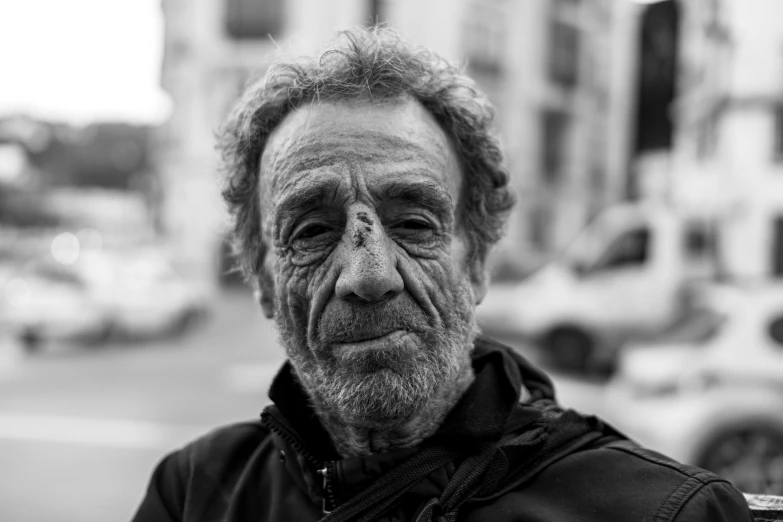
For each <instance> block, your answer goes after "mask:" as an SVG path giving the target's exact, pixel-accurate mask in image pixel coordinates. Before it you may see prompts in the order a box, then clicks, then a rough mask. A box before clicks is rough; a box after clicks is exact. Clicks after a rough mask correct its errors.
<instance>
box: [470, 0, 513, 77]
mask: <svg viewBox="0 0 783 522" xmlns="http://www.w3.org/2000/svg"><path fill="white" fill-rule="evenodd" d="M504 24H505V20H504V19H503V16H502V14H501V12H500V11H499V10H497V9H495V8H493V7H489V6H484V5H478V4H472V5H471V6H470V7H469V8H468V10H467V16H466V18H465V22H464V24H463V28H464V29H463V34H464V38H463V40H462V41H463V44H462V45H463V52H464V53H465V56H466V57H467V58H468V64H469V66H470V70H471V72H474V73H479V74H484V75H490V76H497V75H499V74H500V73H501V72H502V70H503V59H504V52H503V49H504V47H505V38H506V34H505V25H504Z"/></svg>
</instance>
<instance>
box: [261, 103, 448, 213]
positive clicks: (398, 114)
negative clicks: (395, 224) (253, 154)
mask: <svg viewBox="0 0 783 522" xmlns="http://www.w3.org/2000/svg"><path fill="white" fill-rule="evenodd" d="M260 164H261V179H260V191H261V194H260V196H261V199H262V203H263V206H265V207H267V208H269V207H268V205H269V206H272V207H273V206H274V205H275V202H276V201H275V200H276V198H277V196H279V195H281V194H283V193H285V192H292V191H298V190H301V189H302V188H304V186H311V185H312V184H313V183H320V182H326V181H329V184H331V185H334V184H335V183H338V184H340V183H342V184H348V185H350V184H354V185H355V184H357V183H358V184H359V185H362V184H363V185H365V186H367V187H368V189H369V190H372V188H373V186H375V185H378V184H383V183H384V182H388V181H389V180H391V179H394V180H395V181H396V182H397V183H403V184H404V183H406V182H407V181H414V180H416V181H419V182H420V181H422V180H425V181H426V182H427V183H428V184H430V185H439V186H441V187H442V189H443V191H445V193H447V194H448V195H449V196H450V197H451V198H452V200H453V201H454V202H455V204H456V202H457V201H458V199H459V193H460V190H461V185H462V173H461V169H460V166H459V160H458V157H457V155H456V153H455V150H454V147H453V145H452V143H451V140H450V139H449V138H448V136H447V135H446V133H445V132H444V131H443V130H442V129H441V127H440V125H439V124H438V123H437V122H436V121H435V119H434V118H433V117H432V115H431V114H430V113H429V112H428V111H427V110H426V109H425V108H424V107H423V106H422V105H421V104H420V103H418V102H417V101H414V100H411V99H404V100H393V101H384V102H381V103H378V102H363V101H345V102H337V103H331V102H329V103H319V104H313V105H309V106H306V107H303V108H300V109H297V110H296V111H294V112H292V113H291V114H289V115H288V116H287V117H286V118H285V119H284V120H283V121H282V122H281V124H280V125H278V127H277V128H276V129H275V130H274V131H273V132H272V134H271V135H270V136H269V139H268V140H267V144H266V147H265V149H264V152H263V153H262V156H261V162H260Z"/></svg>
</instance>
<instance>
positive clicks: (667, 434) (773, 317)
mask: <svg viewBox="0 0 783 522" xmlns="http://www.w3.org/2000/svg"><path fill="white" fill-rule="evenodd" d="M699 306H700V307H699ZM699 306H697V307H695V308H694V310H693V312H692V313H691V314H690V315H688V316H687V317H685V318H683V320H682V321H680V322H679V323H678V324H677V325H675V326H674V327H673V328H672V329H670V331H669V332H667V333H666V334H664V335H663V336H662V337H661V338H660V339H659V340H658V341H657V342H649V343H646V344H639V343H637V344H635V345H629V346H628V347H627V349H626V350H624V351H623V353H622V354H621V356H620V359H619V366H618V371H617V373H616V375H615V376H614V378H613V379H612V381H610V383H609V385H608V387H607V392H606V397H607V404H606V406H607V411H606V412H605V415H606V416H607V418H608V419H609V421H610V422H613V424H615V425H616V426H617V427H618V428H619V429H620V430H621V431H624V432H625V433H626V434H627V435H629V436H631V437H632V438H635V439H637V440H638V441H639V442H640V443H642V444H645V445H648V446H650V447H651V448H653V449H656V450H658V451H660V452H662V453H664V454H667V455H670V456H671V457H674V458H676V459H679V460H682V461H685V462H689V463H692V464H695V465H697V466H700V467H703V468H706V469H709V470H711V471H713V472H715V473H718V474H720V475H722V476H724V477H726V478H728V479H729V480H731V481H732V482H733V483H734V484H735V485H736V486H737V487H738V488H739V489H741V490H742V491H745V492H747V493H767V494H776V495H783V286H781V285H779V284H778V285H775V286H769V285H768V287H767V288H763V287H757V288H742V289H737V288H727V287H723V288H714V289H711V290H710V291H707V292H705V293H704V295H703V297H702V300H701V301H700V303H699Z"/></svg>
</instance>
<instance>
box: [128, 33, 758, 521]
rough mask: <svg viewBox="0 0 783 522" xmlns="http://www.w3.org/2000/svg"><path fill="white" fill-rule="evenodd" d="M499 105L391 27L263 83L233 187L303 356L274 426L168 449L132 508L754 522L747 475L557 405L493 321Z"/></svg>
mask: <svg viewBox="0 0 783 522" xmlns="http://www.w3.org/2000/svg"><path fill="white" fill-rule="evenodd" d="M491 114H492V113H491V109H490V106H489V104H488V102H487V100H486V99H485V98H484V97H483V95H482V94H480V93H479V92H478V91H477V89H476V87H475V85H474V84H473V83H472V82H471V81H470V80H468V79H467V78H466V77H465V76H463V75H462V74H461V73H460V72H459V71H458V70H456V69H455V68H453V67H452V66H450V65H449V64H447V63H446V62H444V61H443V60H441V59H439V58H438V57H436V56H435V55H434V54H432V53H430V52H428V51H426V50H422V49H415V48H412V47H410V46H408V45H407V44H405V43H404V42H402V41H400V39H399V38H397V37H396V36H395V35H394V33H392V32H391V31H389V30H387V29H356V30H352V31H348V32H345V33H343V34H341V35H340V36H339V37H338V38H337V40H336V41H335V42H334V43H333V46H332V47H331V48H329V49H328V50H326V52H324V53H323V54H322V55H320V57H318V58H317V59H312V60H310V59H300V60H296V61H291V62H282V63H278V64H277V65H274V66H272V67H271V68H270V69H269V71H268V72H267V74H266V77H265V78H264V79H263V80H262V81H260V82H258V83H255V84H252V85H250V87H249V88H248V90H247V92H246V93H245V94H244V96H243V97H242V99H241V100H240V101H239V103H238V104H237V107H236V109H235V110H234V112H233V113H232V115H231V117H230V119H229V122H228V124H227V126H226V129H225V132H224V134H223V138H222V142H221V147H222V151H223V157H224V163H225V172H226V174H227V185H226V188H225V190H224V197H225V199H226V201H227V203H228V206H229V209H230V210H231V214H232V217H233V227H234V229H233V230H234V234H235V239H236V245H237V254H238V259H239V262H240V266H241V269H242V271H243V272H244V274H245V276H246V277H247V279H248V280H249V282H250V283H251V284H252V285H253V287H254V288H255V289H256V295H257V297H258V301H259V303H260V305H261V308H262V309H263V311H264V314H265V315H266V316H267V317H268V318H271V319H273V320H274V321H275V323H276V325H277V328H278V330H279V333H280V343H281V344H282V345H283V347H284V348H285V350H286V354H287V356H288V362H287V363H286V364H285V365H284V366H283V368H282V369H281V370H280V372H279V374H278V375H277V377H276V378H275V380H274V382H273V383H272V386H271V389H270V392H269V396H270V398H271V399H272V401H273V402H274V406H269V407H268V408H266V410H265V411H264V412H263V413H262V414H261V419H260V420H259V421H254V422H246V423H241V424H235V425H232V426H228V427H225V428H221V429H219V430H217V431H214V432H212V433H210V434H208V435H206V436H205V437H203V438H201V439H199V440H197V441H195V442H193V443H191V444H190V445H188V446H186V447H185V448H183V449H180V450H179V451H176V452H174V453H172V454H170V455H169V456H167V457H166V458H165V459H164V460H163V461H162V462H161V463H160V464H159V466H158V467H157V469H156V470H155V472H154V475H153V478H152V480H151V483H150V486H149V490H148V492H147V496H146V498H145V499H144V501H143V503H142V504H141V506H140V508H139V510H138V512H137V514H136V518H135V520H136V521H139V522H142V521H143V522H164V521H165V522H169V521H190V522H206V521H218V520H220V521H231V522H239V521H253V522H260V521H266V520H268V521H280V520H294V521H308V520H325V521H337V520H400V521H402V520H418V521H428V520H466V521H481V520H492V521H497V522H500V521H502V520H509V521H510V520H538V521H556V522H568V521H577V520H578V521H591V520H594V521H602V522H605V521H612V520H623V521H625V520H628V521H630V520H635V521H637V520H638V521H641V520H650V521H652V520H656V521H665V520H677V521H697V520H699V521H700V520H703V521H708V520H709V521H713V522H714V521H721V520H725V521H733V522H737V521H742V520H751V515H750V512H749V511H748V507H747V504H746V503H745V501H744V500H743V497H742V496H741V494H740V493H739V492H738V491H737V490H735V489H734V488H733V487H732V485H731V484H729V483H728V482H726V481H725V480H723V479H721V478H720V477H717V476H715V475H713V474H710V473H708V472H706V471H703V470H700V469H697V468H693V467H689V466H685V465H682V464H679V463H677V462H674V461H672V460H670V459H668V458H666V457H664V456H662V455H659V454H656V453H654V452H651V451H647V450H644V449H641V448H639V447H638V446H637V445H635V444H634V443H632V442H630V441H628V440H626V439H625V437H623V436H622V435H621V434H619V433H617V432H616V431H614V430H613V429H612V428H611V427H609V426H607V425H606V424H605V423H603V422H601V421H600V420H598V419H596V418H595V417H587V416H583V415H580V414H578V413H576V412H574V411H572V410H563V409H560V408H559V407H558V406H557V404H556V403H555V400H554V391H553V387H552V384H551V382H550V380H549V379H548V378H547V377H546V376H545V375H544V374H543V373H541V372H540V371H539V370H537V369H535V368H533V367H532V366H531V365H529V364H528V363H527V362H526V361H525V360H524V359H522V358H521V357H520V356H519V355H517V354H516V353H515V352H514V351H513V350H511V349H510V348H507V347H505V346H503V345H501V344H499V343H496V342H493V341H491V340H489V339H485V338H482V337H480V336H479V332H478V329H477V327H476V323H475V318H474V309H475V306H476V305H477V304H478V303H480V302H481V300H482V298H483V297H484V295H485V293H486V291H487V283H488V276H487V267H486V259H487V253H488V251H489V250H490V248H491V247H492V245H493V244H495V243H496V242H497V241H498V239H499V238H500V236H501V230H502V227H503V224H504V222H505V219H506V217H507V215H508V213H509V210H510V209H511V207H512V205H513V197H512V194H511V192H510V190H509V186H508V179H509V176H508V173H507V172H506V170H505V168H504V166H503V158H502V154H501V151H500V148H499V145H498V142H497V141H496V139H495V138H494V137H493V135H492V133H491V129H490V126H491V120H492V116H491Z"/></svg>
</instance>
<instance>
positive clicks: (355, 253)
mask: <svg viewBox="0 0 783 522" xmlns="http://www.w3.org/2000/svg"><path fill="white" fill-rule="evenodd" d="M343 241H345V244H344V245H343V246H344V247H345V248H342V249H341V250H342V256H344V259H343V260H342V265H343V266H342V271H341V273H340V276H339V277H338V279H337V285H336V292H337V296H338V297H340V298H342V299H359V300H363V301H370V302H372V301H379V300H381V299H384V298H385V297H388V296H390V295H393V294H397V293H399V292H402V290H403V288H404V283H403V280H402V276H401V275H400V273H399V272H398V271H397V263H396V260H395V255H394V245H393V244H392V242H391V241H389V238H388V237H386V233H385V231H384V230H383V227H382V226H381V225H380V223H379V222H378V219H377V217H375V216H374V215H372V214H371V213H369V212H358V213H357V215H355V216H353V217H352V218H351V219H349V221H348V226H347V227H346V235H345V237H344V238H343Z"/></svg>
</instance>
